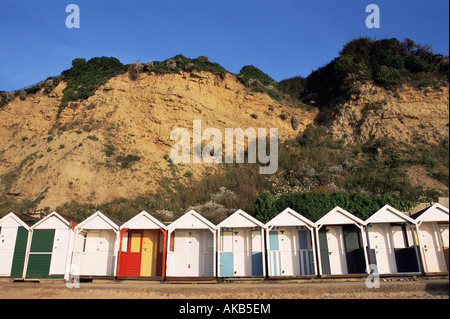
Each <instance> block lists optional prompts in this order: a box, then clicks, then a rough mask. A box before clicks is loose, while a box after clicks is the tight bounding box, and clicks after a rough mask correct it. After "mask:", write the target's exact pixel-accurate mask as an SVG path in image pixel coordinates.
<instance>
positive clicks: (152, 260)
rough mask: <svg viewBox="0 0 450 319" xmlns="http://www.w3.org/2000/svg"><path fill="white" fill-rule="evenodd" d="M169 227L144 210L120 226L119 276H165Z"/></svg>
mask: <svg viewBox="0 0 450 319" xmlns="http://www.w3.org/2000/svg"><path fill="white" fill-rule="evenodd" d="M166 235H167V227H166V225H164V224H163V223H161V222H160V221H159V220H157V219H156V218H155V217H153V216H152V215H150V214H149V213H147V212H146V211H142V212H141V213H139V214H138V215H136V216H134V217H133V218H132V219H130V220H129V221H127V222H126V223H124V224H123V225H122V226H120V244H119V247H120V249H119V255H118V264H117V277H141V278H142V277H151V278H156V277H161V278H162V277H163V276H164V271H163V270H164V269H165V260H166V243H167V241H166V239H167V236H166Z"/></svg>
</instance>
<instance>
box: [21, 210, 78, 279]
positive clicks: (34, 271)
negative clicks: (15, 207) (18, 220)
mask: <svg viewBox="0 0 450 319" xmlns="http://www.w3.org/2000/svg"><path fill="white" fill-rule="evenodd" d="M71 224H72V225H73V222H71V221H68V220H66V219H65V218H64V217H62V216H61V215H60V214H58V213H56V212H52V213H51V214H49V215H47V216H46V217H45V218H43V219H41V220H40V221H38V222H37V223H35V224H34V225H33V226H32V227H31V228H30V233H31V243H30V244H29V248H28V252H27V258H26V272H25V277H26V278H62V277H64V274H65V270H66V264H67V261H68V257H69V256H70V254H69V250H70V244H69V243H70V238H71V236H72V228H71Z"/></svg>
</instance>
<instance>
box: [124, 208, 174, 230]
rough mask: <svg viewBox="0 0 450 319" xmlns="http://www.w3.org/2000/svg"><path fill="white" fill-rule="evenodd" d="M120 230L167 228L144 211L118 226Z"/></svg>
mask: <svg viewBox="0 0 450 319" xmlns="http://www.w3.org/2000/svg"><path fill="white" fill-rule="evenodd" d="M120 228H121V229H124V228H128V229H160V228H162V229H164V230H165V229H167V227H166V226H165V225H164V224H163V223H161V222H160V221H159V220H157V219H156V218H155V217H153V216H152V215H150V214H149V213H147V212H146V211H142V212H140V213H139V214H138V215H136V216H134V217H133V218H132V219H130V220H129V221H127V222H126V223H124V224H123V225H122V226H120Z"/></svg>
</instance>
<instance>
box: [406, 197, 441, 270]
mask: <svg viewBox="0 0 450 319" xmlns="http://www.w3.org/2000/svg"><path fill="white" fill-rule="evenodd" d="M411 217H413V218H414V219H415V221H416V223H417V224H416V227H417V232H418V239H419V245H420V248H421V249H420V253H421V256H422V261H423V266H424V272H425V273H426V274H435V273H436V274H442V273H447V274H448V269H449V268H448V245H449V244H448V241H449V240H448V225H449V217H448V208H447V207H445V206H443V205H441V204H438V203H436V204H434V205H433V206H431V207H429V208H428V209H426V210H424V211H421V212H419V213H417V214H415V215H413V216H411Z"/></svg>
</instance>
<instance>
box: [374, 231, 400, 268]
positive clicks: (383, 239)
mask: <svg viewBox="0 0 450 319" xmlns="http://www.w3.org/2000/svg"><path fill="white" fill-rule="evenodd" d="M389 228H390V226H389V225H388V224H373V225H372V226H371V228H370V231H369V240H370V247H371V248H372V249H374V250H375V258H376V260H377V270H378V273H380V274H391V273H396V272H397V267H396V262H395V254H394V248H393V247H392V244H391V238H390V230H389Z"/></svg>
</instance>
